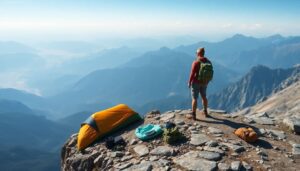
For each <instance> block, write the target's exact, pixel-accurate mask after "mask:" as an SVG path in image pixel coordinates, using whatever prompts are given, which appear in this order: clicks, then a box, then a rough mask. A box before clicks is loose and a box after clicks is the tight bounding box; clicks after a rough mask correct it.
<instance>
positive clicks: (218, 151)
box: [203, 146, 225, 155]
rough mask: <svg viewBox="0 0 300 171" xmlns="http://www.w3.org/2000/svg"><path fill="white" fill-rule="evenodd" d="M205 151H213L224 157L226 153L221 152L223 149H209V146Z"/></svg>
mask: <svg viewBox="0 0 300 171" xmlns="http://www.w3.org/2000/svg"><path fill="white" fill-rule="evenodd" d="M203 150H205V151H211V152H216V153H219V154H222V155H224V154H225V152H224V151H223V150H221V149H219V148H216V147H208V146H205V147H204V148H203Z"/></svg>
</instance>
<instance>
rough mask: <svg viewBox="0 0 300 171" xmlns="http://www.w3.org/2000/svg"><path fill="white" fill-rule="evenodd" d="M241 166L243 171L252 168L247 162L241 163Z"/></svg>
mask: <svg viewBox="0 0 300 171" xmlns="http://www.w3.org/2000/svg"><path fill="white" fill-rule="evenodd" d="M242 165H243V167H244V168H245V170H247V171H248V170H252V166H251V165H249V164H248V163H247V162H245V161H242Z"/></svg>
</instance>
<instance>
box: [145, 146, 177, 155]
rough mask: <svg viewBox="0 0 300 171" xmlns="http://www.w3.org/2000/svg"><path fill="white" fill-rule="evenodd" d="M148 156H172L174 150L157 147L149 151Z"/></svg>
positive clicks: (166, 147)
mask: <svg viewBox="0 0 300 171" xmlns="http://www.w3.org/2000/svg"><path fill="white" fill-rule="evenodd" d="M150 154H152V155H157V156H172V155H173V154H174V150H173V148H171V147H168V146H158V147H156V148H155V149H153V150H151V152H150Z"/></svg>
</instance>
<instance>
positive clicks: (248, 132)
mask: <svg viewBox="0 0 300 171" xmlns="http://www.w3.org/2000/svg"><path fill="white" fill-rule="evenodd" d="M234 134H235V135H237V136H238V137H240V138H241V139H243V140H245V141H246V142H255V141H256V140H257V138H258V137H257V133H256V132H255V131H254V130H253V129H252V128H239V129H237V130H235V132H234Z"/></svg>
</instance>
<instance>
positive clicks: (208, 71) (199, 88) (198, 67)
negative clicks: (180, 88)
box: [187, 48, 213, 120]
mask: <svg viewBox="0 0 300 171" xmlns="http://www.w3.org/2000/svg"><path fill="white" fill-rule="evenodd" d="M204 54H205V49H204V48H198V49H197V51H196V55H197V57H196V60H195V61H194V62H193V64H192V68H191V73H190V79H189V82H188V87H189V88H191V95H192V114H189V115H188V116H187V117H188V118H190V119H191V118H193V119H194V120H196V110H197V99H198V96H199V93H200V95H201V98H202V105H203V115H204V116H205V117H207V116H208V113H207V105H208V102H207V98H206V88H207V85H208V83H209V81H210V80H211V79H212V76H213V68H212V64H211V62H210V61H209V60H208V59H207V58H206V57H205V56H204Z"/></svg>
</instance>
